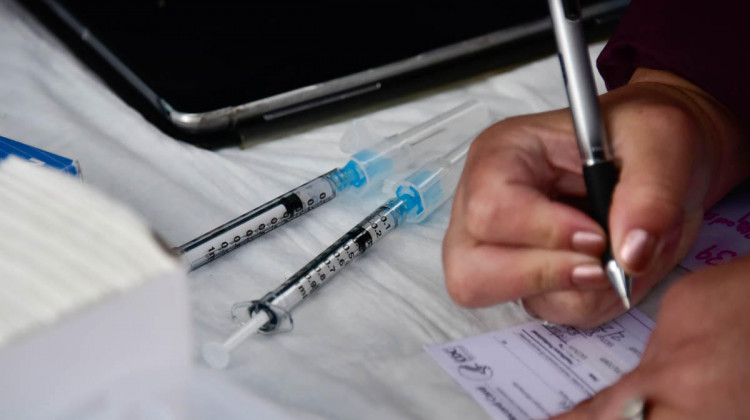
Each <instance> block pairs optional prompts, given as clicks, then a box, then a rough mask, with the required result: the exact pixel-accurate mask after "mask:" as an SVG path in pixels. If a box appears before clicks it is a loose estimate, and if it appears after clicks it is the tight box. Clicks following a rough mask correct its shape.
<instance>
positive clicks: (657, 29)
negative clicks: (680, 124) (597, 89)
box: [597, 0, 750, 126]
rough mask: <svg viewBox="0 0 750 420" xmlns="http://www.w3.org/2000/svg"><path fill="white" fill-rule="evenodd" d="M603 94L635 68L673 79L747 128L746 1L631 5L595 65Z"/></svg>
mask: <svg viewBox="0 0 750 420" xmlns="http://www.w3.org/2000/svg"><path fill="white" fill-rule="evenodd" d="M597 67H598V68H599V72H600V73H601V74H602V77H603V78H604V80H605V82H606V83H607V88H609V89H614V88H616V87H619V86H622V85H624V84H626V83H627V82H628V80H629V79H630V77H631V76H632V75H633V72H634V71H635V69H636V68H638V67H646V68H650V69H655V70H666V71H670V72H672V73H675V74H677V75H679V76H681V77H683V78H685V79H687V80H689V81H690V82H692V83H694V84H695V85H697V86H700V87H701V88H702V89H703V90H705V91H706V92H708V93H709V94H711V95H713V96H714V97H715V98H716V99H718V100H719V101H720V102H722V103H723V104H724V105H725V106H727V107H728V108H729V109H730V110H732V111H733V112H734V113H735V114H736V115H737V116H738V117H739V118H740V119H741V120H742V122H743V123H744V125H745V126H748V125H750V106H748V101H749V100H750V1H749V0H710V1H706V0H632V2H631V4H630V6H628V9H627V11H626V12H625V14H624V16H623V18H622V20H621V21H620V24H619V26H618V27H617V29H616V30H615V33H614V34H613V36H612V38H611V39H610V41H609V42H608V43H607V46H606V47H605V48H604V50H603V51H602V53H601V54H600V55H599V58H598V59H597Z"/></svg>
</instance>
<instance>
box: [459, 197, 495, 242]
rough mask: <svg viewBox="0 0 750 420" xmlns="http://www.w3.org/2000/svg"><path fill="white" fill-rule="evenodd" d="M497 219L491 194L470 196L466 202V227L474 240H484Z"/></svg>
mask: <svg viewBox="0 0 750 420" xmlns="http://www.w3.org/2000/svg"><path fill="white" fill-rule="evenodd" d="M496 217H497V209H496V208H495V203H494V200H493V197H492V195H491V194H481V193H479V194H477V193H474V194H470V195H469V197H468V198H467V201H466V215H465V226H466V230H467V232H468V233H469V235H471V236H472V237H474V238H483V237H485V236H486V234H487V231H488V229H490V228H491V227H492V221H493V220H494V219H495V218H496Z"/></svg>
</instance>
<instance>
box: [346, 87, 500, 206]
mask: <svg viewBox="0 0 750 420" xmlns="http://www.w3.org/2000/svg"><path fill="white" fill-rule="evenodd" d="M490 122H491V117H490V113H489V110H488V109H487V107H486V106H485V105H483V104H481V103H480V102H478V101H476V100H471V101H467V102H465V103H463V104H461V105H459V106H458V107H456V108H453V109H451V110H449V111H447V112H444V113H442V114H440V115H438V116H436V117H434V118H432V119H430V120H428V121H425V122H423V123H422V124H419V125H417V126H415V127H412V128H410V129H408V130H406V131H404V132H402V133H399V134H396V135H393V136H390V137H386V138H385V139H383V140H381V141H380V142H378V143H376V144H374V145H372V146H370V147H367V148H365V149H363V150H360V151H359V152H357V153H355V154H354V155H352V157H351V160H350V161H349V162H348V163H347V165H346V166H344V168H343V170H348V171H350V173H352V174H355V173H356V174H357V175H356V176H352V179H357V181H355V182H353V183H352V186H354V188H355V191H359V192H364V191H366V190H367V189H368V188H369V187H371V186H374V185H377V184H378V183H380V182H381V181H383V180H384V179H386V178H387V177H388V176H390V175H391V174H393V173H396V172H399V171H403V170H404V169H406V168H407V167H409V166H410V165H411V164H413V163H414V162H415V161H416V160H417V159H418V158H419V157H420V156H424V155H426V154H427V155H429V154H430V150H433V149H435V148H437V149H439V148H440V145H441V143H446V142H447V143H448V144H452V143H455V140H456V139H465V138H466V136H467V135H468V134H469V133H474V132H477V131H479V130H481V129H483V128H484V127H486V126H487V125H489V124H490Z"/></svg>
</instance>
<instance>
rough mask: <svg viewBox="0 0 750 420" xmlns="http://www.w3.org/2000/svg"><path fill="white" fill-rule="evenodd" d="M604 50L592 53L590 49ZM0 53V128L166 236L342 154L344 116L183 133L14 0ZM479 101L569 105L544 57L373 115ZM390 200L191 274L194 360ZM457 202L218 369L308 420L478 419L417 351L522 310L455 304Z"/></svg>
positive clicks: (331, 211) (396, 120)
mask: <svg viewBox="0 0 750 420" xmlns="http://www.w3.org/2000/svg"><path fill="white" fill-rule="evenodd" d="M600 48H601V45H597V46H595V47H593V48H592V55H593V56H594V57H595V56H596V55H597V54H598V51H599V50H600ZM0 51H1V52H2V53H1V54H0V98H2V100H0V135H3V136H6V137H9V138H11V139H15V140H18V141H21V142H25V143H27V144H30V145H33V146H36V147H40V148H43V149H46V150H49V151H51V152H54V153H57V154H60V155H63V156H66V157H70V158H74V159H77V160H78V161H79V163H80V165H81V169H82V173H83V178H84V181H85V182H86V183H87V184H89V185H92V186H95V187H97V188H100V189H102V190H104V191H105V192H107V193H108V194H110V195H112V196H114V197H116V198H117V199H119V200H121V201H122V202H124V203H126V204H128V205H129V206H131V207H132V208H133V209H135V210H136V211H137V212H138V213H140V214H141V215H142V216H143V217H144V218H145V219H146V220H147V221H148V222H149V223H150V224H151V226H153V227H154V229H155V230H156V231H157V232H158V233H159V234H160V235H161V236H162V237H163V238H164V239H165V241H166V242H167V243H168V244H170V245H172V246H178V245H181V244H182V243H184V242H186V241H188V240H190V239H192V238H193V237H195V236H197V235H199V234H202V233H204V232H205V231H207V230H209V229H211V228H214V227H216V226H218V225H219V224H221V223H223V222H225V221H227V220H229V219H231V218H234V217H236V216H237V215H239V214H241V213H244V212H245V211H247V210H249V209H252V208H254V207H256V206H258V205H259V204H261V203H263V202H265V201H266V200H268V199H271V198H273V197H275V196H277V195H279V194H281V193H283V192H285V191H287V190H289V189H291V188H292V187H295V186H297V185H299V184H301V183H303V182H304V181H307V180H309V179H311V178H312V177H314V176H317V175H319V174H321V173H323V172H326V171H328V170H330V169H332V168H334V167H336V166H339V165H342V164H343V163H345V161H346V158H347V156H346V155H345V154H344V153H342V152H341V151H340V150H339V148H338V141H339V139H340V138H341V136H342V134H343V133H344V131H345V130H346V128H347V124H348V122H347V121H339V122H335V123H329V124H320V125H318V126H315V127H312V128H311V129H310V130H308V131H304V132H299V133H292V134H290V135H288V136H286V137H285V138H282V139H280V140H276V141H273V142H267V143H263V144H259V145H256V146H253V147H251V148H249V149H245V150H241V149H239V148H228V149H224V150H220V151H216V152H213V151H206V150H202V149H198V148H195V147H193V146H190V145H187V144H183V143H180V142H177V141H174V140H172V139H171V138H169V137H167V136H166V135H164V134H162V133H161V132H160V131H159V130H158V129H156V128H154V127H152V126H151V125H150V124H149V123H148V122H147V121H145V120H144V119H143V118H142V117H141V116H140V114H138V113H137V112H136V111H134V110H133V109H131V108H129V107H128V106H127V105H126V104H125V103H123V102H122V101H121V100H120V99H119V98H118V97H116V96H115V95H114V94H113V93H112V92H110V91H109V90H108V88H107V87H106V86H105V85H104V84H103V83H102V82H101V81H100V80H99V79H98V78H97V76H96V75H94V74H93V73H92V72H91V71H90V70H89V69H88V68H87V67H86V66H85V65H84V64H83V63H81V62H79V61H78V60H77V59H76V58H74V57H73V56H72V55H71V54H70V53H69V52H68V51H67V49H66V48H65V47H64V46H62V45H61V44H60V43H59V42H58V41H57V40H56V39H55V38H54V37H53V36H51V35H50V34H49V33H48V32H47V30H46V29H44V28H43V27H41V26H40V25H39V24H38V23H37V22H36V21H35V20H34V19H33V18H32V17H30V16H29V15H28V14H27V13H26V12H25V11H24V10H23V9H21V7H20V6H18V5H16V4H14V3H10V2H8V1H7V0H0ZM598 83H599V88H600V90H602V89H603V85H602V83H601V81H600V80H599V81H598ZM471 98H475V99H478V100H481V101H483V102H484V103H486V104H487V105H489V106H490V108H491V110H492V112H493V113H494V114H495V117H496V118H504V117H507V116H510V115H516V114H521V113H528V112H537V111H543V110H548V109H553V108H559V107H563V106H566V97H565V92H564V90H563V85H562V80H561V76H560V69H559V65H558V62H557V58H556V57H550V58H547V59H544V60H541V61H539V62H535V63H533V64H529V65H526V66H523V67H521V68H519V69H517V70H514V71H511V72H509V73H504V74H502V73H494V74H484V75H481V76H478V77H476V78H473V79H471V80H468V81H465V82H463V83H457V84H455V85H452V86H450V87H449V88H446V89H441V90H440V91H437V92H436V93H434V94H428V95H422V96H419V97H412V98H404V101H403V102H402V103H399V104H397V105H393V106H390V107H387V108H383V109H380V110H374V111H372V112H370V113H368V114H367V115H365V116H364V117H366V118H367V119H368V120H370V121H371V122H372V123H373V125H375V126H377V127H381V128H385V129H388V130H390V131H391V132H396V131H400V130H403V129H405V128H408V127H410V126H412V125H415V124H417V123H420V122H422V121H423V120H425V119H428V118H430V117H432V116H434V115H436V114H438V113H440V112H443V111H445V110H448V109H450V108H452V107H454V106H456V105H458V104H460V103H462V102H464V101H465V100H468V99H471ZM384 198H385V197H384V196H378V197H368V198H366V199H364V200H360V199H357V198H355V197H351V196H342V197H341V198H337V199H336V200H335V201H333V202H332V203H329V204H326V205H325V206H323V207H321V208H319V209H317V210H315V211H314V212H312V213H310V214H308V215H306V216H304V217H303V218H301V219H299V220H295V221H293V222H290V223H289V224H287V225H286V226H283V227H281V228H279V229H278V230H276V231H274V232H273V233H272V234H269V235H267V236H265V237H263V238H261V239H259V240H257V241H255V242H253V243H251V244H249V245H246V246H244V247H242V248H240V249H239V250H237V251H234V252H231V253H230V254H228V255H226V256H224V257H222V258H221V259H219V260H218V261H216V262H214V263H211V264H209V265H206V266H204V267H202V268H200V269H198V270H196V271H195V272H193V273H191V274H190V276H189V283H190V284H189V288H190V290H191V298H192V302H191V304H192V308H193V309H192V312H193V321H194V329H195V336H196V342H195V349H196V358H195V359H196V363H198V364H199V365H202V362H201V361H200V360H199V357H198V351H197V350H198V349H199V347H200V344H201V343H203V342H205V341H208V340H223V339H224V338H225V337H227V336H228V335H229V334H230V333H231V332H233V331H234V329H235V326H234V325H233V323H232V321H231V319H230V317H229V309H230V307H231V305H232V304H233V303H234V302H237V301H244V300H250V299H256V298H259V297H261V296H262V295H263V294H265V293H266V292H267V291H268V290H270V289H272V288H274V287H276V286H277V285H278V284H279V283H280V282H281V281H283V280H284V279H285V278H286V277H287V276H289V275H291V274H292V273H294V272H295V271H296V270H297V269H298V268H300V267H301V266H302V265H304V264H305V263H306V262H307V261H308V260H309V259H311V258H312V257H314V256H315V255H316V254H317V253H318V252H320V251H322V250H323V249H324V248H325V247H326V246H328V245H329V244H330V243H331V242H332V241H334V240H335V239H336V238H338V236H340V235H341V234H343V233H344V232H346V231H347V230H348V229H349V228H350V227H351V226H353V225H354V224H355V223H357V222H358V221H359V220H360V219H361V218H362V217H364V216H365V215H367V214H368V213H369V212H370V211H372V210H373V209H374V208H375V207H376V206H377V205H378V204H379V203H380V202H381V201H382V200H383V199H384ZM449 207H450V206H449V205H446V206H444V208H442V209H441V210H439V211H438V212H437V213H436V214H434V215H433V216H432V217H431V218H429V219H428V220H427V221H426V222H424V223H423V224H421V225H416V226H411V225H407V226H406V227H404V228H403V229H400V230H398V231H396V232H394V233H393V234H391V235H390V237H388V238H386V240H384V241H383V242H382V243H381V244H380V245H379V246H377V247H374V248H373V249H372V250H370V251H369V252H368V253H367V254H366V255H365V256H364V257H363V258H362V259H360V260H359V261H357V262H356V263H355V264H353V265H351V266H349V267H348V268H347V269H346V270H345V271H344V272H342V273H341V274H340V275H338V276H337V277H336V278H335V279H334V280H333V281H332V282H331V284H329V285H327V286H326V287H325V288H323V289H321V291H320V292H319V293H318V294H317V295H316V296H314V297H313V298H311V299H309V300H308V301H306V302H305V304H303V305H302V306H301V307H299V308H298V309H297V310H296V311H295V313H294V318H295V325H296V326H295V330H294V331H293V332H291V333H287V334H282V335H276V336H257V337H254V338H252V339H251V340H249V341H248V342H246V343H243V344H242V345H241V346H240V347H239V348H238V349H236V350H235V351H234V353H233V359H232V362H231V364H230V367H229V368H228V369H227V370H226V371H222V372H217V373H216V374H217V375H223V376H225V377H227V378H231V380H232V381H233V382H234V383H236V384H239V386H240V387H241V388H243V389H245V390H246V391H247V392H248V393H252V394H254V395H255V396H258V397H260V398H262V399H267V400H269V402H272V403H273V404H274V405H275V404H280V405H282V406H284V407H286V408H287V409H288V410H289V411H290V413H292V414H293V415H294V416H295V417H298V418H425V419H438V418H457V417H465V418H483V417H484V416H485V413H484V411H483V410H482V409H481V408H480V406H479V405H477V404H476V403H475V402H474V401H473V400H472V399H471V398H470V397H469V396H468V395H466V394H464V392H463V391H462V390H461V389H460V388H459V387H458V386H457V385H456V384H454V383H453V382H452V381H451V379H450V378H449V377H448V376H447V375H446V374H445V373H444V372H443V371H442V370H441V369H440V368H439V367H438V365H437V364H435V363H434V362H433V361H432V360H431V359H430V357H429V356H428V355H427V353H426V352H425V351H424V350H423V346H424V345H426V344H433V343H439V342H444V341H448V340H454V339H458V338H462V337H466V336H470V335H474V334H478V333H482V332H487V331H491V330H494V329H497V328H501V327H507V326H511V325H515V324H518V323H520V322H522V321H524V320H525V319H526V318H525V316H524V315H523V314H522V313H521V312H520V311H519V310H518V309H517V308H516V307H515V306H513V305H500V306H496V307H493V308H486V309H480V310H468V309H463V308H459V307H457V306H456V305H454V304H453V303H452V302H451V300H450V299H449V297H448V295H447V293H446V291H445V287H444V284H443V274H442V266H441V260H440V252H441V251H440V247H441V241H442V237H443V233H444V230H445V227H446V224H447V222H448V219H449V210H450V208H449ZM202 369H207V368H202ZM248 416H249V417H252V409H250V408H249V410H248Z"/></svg>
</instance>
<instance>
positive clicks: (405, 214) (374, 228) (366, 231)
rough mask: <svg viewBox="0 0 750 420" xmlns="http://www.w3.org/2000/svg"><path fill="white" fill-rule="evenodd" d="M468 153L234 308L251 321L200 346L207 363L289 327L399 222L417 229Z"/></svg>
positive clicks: (462, 151)
mask: <svg viewBox="0 0 750 420" xmlns="http://www.w3.org/2000/svg"><path fill="white" fill-rule="evenodd" d="M472 139H473V137H472ZM467 150H468V141H466V142H464V143H462V144H461V145H460V146H459V147H457V148H455V149H454V150H452V151H451V152H449V153H448V154H446V155H445V156H443V157H440V158H437V159H434V160H432V161H429V162H428V163H426V164H425V165H423V166H421V167H420V168H419V169H417V170H416V171H414V172H413V173H412V174H411V175H409V176H408V177H407V178H405V179H404V180H403V181H401V182H400V183H398V184H397V186H396V189H395V190H396V191H395V197H394V198H392V199H390V200H388V201H386V202H385V203H384V204H383V205H381V206H380V207H378V208H377V210H375V211H374V212H372V213H371V214H370V215H369V216H367V217H366V218H364V219H363V220H362V221H361V222H360V223H358V224H357V225H356V226H354V228H352V229H351V230H350V231H349V232H347V233H346V234H345V235H344V236H342V237H341V238H339V239H338V240H337V241H336V242H334V243H333V245H331V246H329V247H328V248H327V249H326V250H325V251H323V252H322V253H321V254H320V255H318V256H317V257H315V258H314V259H313V260H312V261H310V262H309V263H308V264H307V265H305V266H304V267H302V269H300V270H299V271H297V272H296V273H295V274H294V275H292V276H291V277H290V278H289V279H288V280H287V281H285V282H284V283H282V284H281V285H280V286H279V287H277V288H276V289H275V290H272V291H271V292H269V293H267V294H266V295H265V296H263V297H262V298H261V299H259V300H254V301H252V302H240V303H237V304H235V305H234V306H233V307H232V318H234V319H235V321H238V322H240V323H241V321H240V319H241V318H248V317H249V319H247V322H244V324H241V325H242V326H241V328H240V329H239V330H237V331H236V332H235V333H234V334H232V336H231V337H229V338H228V339H227V340H226V341H225V342H223V343H207V344H206V345H204V346H203V348H202V352H203V358H204V360H205V361H206V363H207V364H208V365H209V366H211V367H213V368H215V369H223V368H225V367H226V366H227V365H228V364H229V353H230V351H231V350H232V349H234V348H235V347H236V346H237V345H239V344H240V343H241V342H242V341H243V340H244V339H245V338H247V337H248V336H250V335H251V334H253V333H255V332H263V333H270V332H275V331H278V330H279V328H280V326H281V325H282V324H283V323H284V322H287V323H288V325H289V326H291V325H292V318H291V315H290V312H291V310H292V309H293V308H294V307H296V306H297V305H299V304H300V303H301V302H302V301H304V300H305V299H307V298H309V297H310V296H311V295H312V294H313V293H314V292H316V291H317V290H318V289H320V287H321V286H323V285H324V284H326V283H327V282H329V281H330V280H331V278H332V277H333V276H335V275H336V274H338V273H339V272H340V271H341V270H343V268H344V267H346V266H347V265H348V264H349V263H350V262H351V261H353V260H354V259H355V258H357V257H359V256H360V255H362V254H364V253H365V252H366V251H367V250H368V249H370V248H371V247H372V246H373V245H375V244H376V243H377V242H379V241H381V240H382V239H383V238H384V237H385V236H386V235H387V234H389V233H390V232H392V231H394V230H395V229H396V228H397V227H398V226H400V224H401V223H402V222H413V223H417V222H421V221H422V220H424V219H425V218H426V217H427V216H429V215H430V214H431V213H432V212H433V211H435V209H437V208H438V207H440V205H441V204H443V203H444V202H445V201H446V200H448V199H449V198H450V197H451V196H452V195H453V192H454V190H455V188H456V185H457V184H458V179H459V177H460V175H461V169H462V167H463V162H464V160H465V159H464V158H465V156H466V152H467Z"/></svg>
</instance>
